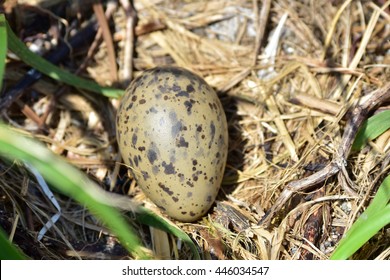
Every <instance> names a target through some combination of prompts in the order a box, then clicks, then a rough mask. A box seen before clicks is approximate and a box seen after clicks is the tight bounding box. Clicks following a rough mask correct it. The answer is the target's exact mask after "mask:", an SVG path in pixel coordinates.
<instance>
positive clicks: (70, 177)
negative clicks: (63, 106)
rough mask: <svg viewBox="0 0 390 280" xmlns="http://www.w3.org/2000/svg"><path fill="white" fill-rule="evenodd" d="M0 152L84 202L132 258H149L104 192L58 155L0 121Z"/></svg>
mask: <svg viewBox="0 0 390 280" xmlns="http://www.w3.org/2000/svg"><path fill="white" fill-rule="evenodd" d="M0 155H2V156H4V157H6V158H8V159H10V160H22V161H26V162H28V163H30V164H31V165H32V166H34V167H35V168H36V169H37V170H38V171H39V172H40V173H41V175H42V176H43V177H44V178H45V180H47V181H48V182H49V183H50V184H51V185H52V186H54V187H55V188H56V189H57V190H58V191H60V192H62V193H64V194H66V195H68V196H70V197H72V198H73V199H75V200H76V201H78V202H79V203H80V204H82V205H86V206H87V207H88V208H89V209H90V211H91V212H92V213H93V214H95V215H96V216H97V217H98V218H100V220H101V221H102V222H103V223H104V224H105V226H107V227H108V228H109V229H111V230H112V231H113V232H114V233H115V235H116V236H117V237H118V238H119V240H120V241H121V243H122V245H123V246H124V247H125V248H126V249H127V250H128V251H129V252H130V253H132V254H133V255H134V256H135V257H136V258H140V259H147V258H149V255H148V254H147V253H146V252H147V250H146V249H145V248H144V247H142V246H141V242H140V240H139V238H138V236H137V235H136V234H135V233H134V230H133V229H132V228H131V227H130V226H129V225H128V224H127V222H126V221H125V219H124V217H123V216H122V215H121V214H120V213H119V211H118V210H116V209H115V208H112V207H110V206H109V203H106V201H107V194H106V192H105V191H103V190H102V189H101V188H99V187H98V186H97V185H95V184H94V183H93V182H92V181H90V180H89V179H88V178H87V177H86V176H85V175H84V174H83V173H82V172H81V171H79V170H78V169H76V168H75V167H73V166H71V165H70V164H68V163H66V162H65V161H64V160H63V159H62V158H61V157H59V156H57V155H55V154H54V153H52V152H51V151H50V150H49V149H47V148H46V147H44V146H43V145H41V144H40V143H38V142H36V141H33V140H32V139H28V138H27V137H24V136H21V135H20V134H18V133H16V132H15V131H13V130H11V129H10V128H8V127H6V126H5V125H3V124H0Z"/></svg>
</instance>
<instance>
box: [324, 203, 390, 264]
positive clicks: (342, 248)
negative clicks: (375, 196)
mask: <svg viewBox="0 0 390 280" xmlns="http://www.w3.org/2000/svg"><path fill="white" fill-rule="evenodd" d="M362 215H363V214H362ZM389 223H390V204H388V205H387V206H386V207H385V208H383V209H382V210H380V211H378V212H376V213H375V214H374V215H372V216H371V217H370V219H368V218H367V219H364V221H363V222H362V223H360V224H359V225H358V228H357V229H356V230H355V231H354V232H353V234H352V233H351V234H350V235H349V233H347V234H346V236H345V237H344V238H343V239H342V240H341V241H340V244H339V246H338V247H337V248H336V250H335V251H334V252H333V254H332V256H331V257H330V259H331V260H345V259H347V258H349V257H350V256H352V254H354V253H355V252H356V251H357V250H359V248H360V247H361V246H363V244H364V243H366V242H367V241H368V240H369V239H370V238H371V237H373V236H374V235H375V234H376V233H377V232H378V231H379V230H380V229H381V228H383V227H384V226H386V225H387V224H389Z"/></svg>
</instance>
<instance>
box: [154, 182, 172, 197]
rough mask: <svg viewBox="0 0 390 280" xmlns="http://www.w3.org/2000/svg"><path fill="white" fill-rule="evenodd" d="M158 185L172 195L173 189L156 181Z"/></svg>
mask: <svg viewBox="0 0 390 280" xmlns="http://www.w3.org/2000/svg"><path fill="white" fill-rule="evenodd" d="M158 186H159V187H160V188H161V189H162V190H163V191H164V192H166V193H167V194H168V195H170V196H171V195H173V191H171V190H170V189H169V188H168V187H167V186H165V185H164V184H163V183H161V182H160V183H158Z"/></svg>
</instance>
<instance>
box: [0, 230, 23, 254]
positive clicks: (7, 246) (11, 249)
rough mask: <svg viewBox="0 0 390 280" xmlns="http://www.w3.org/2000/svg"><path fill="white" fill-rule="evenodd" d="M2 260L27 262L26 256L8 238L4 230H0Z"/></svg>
mask: <svg viewBox="0 0 390 280" xmlns="http://www.w3.org/2000/svg"><path fill="white" fill-rule="evenodd" d="M0 248H1V250H0V260H25V259H27V257H26V256H24V255H23V253H22V252H20V251H19V249H18V248H16V247H15V245H13V244H12V243H11V242H10V241H9V240H8V238H7V235H6V234H5V233H4V231H3V229H2V228H0Z"/></svg>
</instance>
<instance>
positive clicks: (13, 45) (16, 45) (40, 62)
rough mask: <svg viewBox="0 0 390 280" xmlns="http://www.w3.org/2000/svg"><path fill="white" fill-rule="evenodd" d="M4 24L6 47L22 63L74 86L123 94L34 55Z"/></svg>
mask: <svg viewBox="0 0 390 280" xmlns="http://www.w3.org/2000/svg"><path fill="white" fill-rule="evenodd" d="M5 25H6V29H7V38H8V48H9V49H10V50H11V51H12V52H13V53H15V54H16V55H17V56H18V57H19V58H20V59H21V60H22V61H23V62H24V63H26V64H28V65H30V66H31V67H33V68H35V69H37V70H38V71H40V72H42V73H44V74H46V75H47V76H49V77H51V78H52V79H55V80H57V81H60V82H63V83H66V84H68V85H71V86H74V87H76V88H81V89H85V90H89V91H92V92H96V93H100V94H103V95H105V96H107V97H113V98H118V97H120V96H122V95H123V93H124V91H123V90H121V89H114V88H107V87H101V86H99V85H98V84H97V83H95V82H93V81H90V80H86V79H83V78H80V77H78V76H76V75H74V74H72V73H70V72H68V71H64V70H62V69H61V68H59V67H58V66H56V65H54V64H52V63H50V62H49V61H47V60H45V59H44V58H42V57H40V56H39V55H36V54H35V53H33V52H32V51H30V50H29V49H28V48H27V47H26V46H25V45H24V44H23V42H21V41H20V40H19V39H18V38H17V37H16V35H15V34H14V32H13V31H12V29H11V27H10V26H9V24H8V23H7V21H5Z"/></svg>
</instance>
